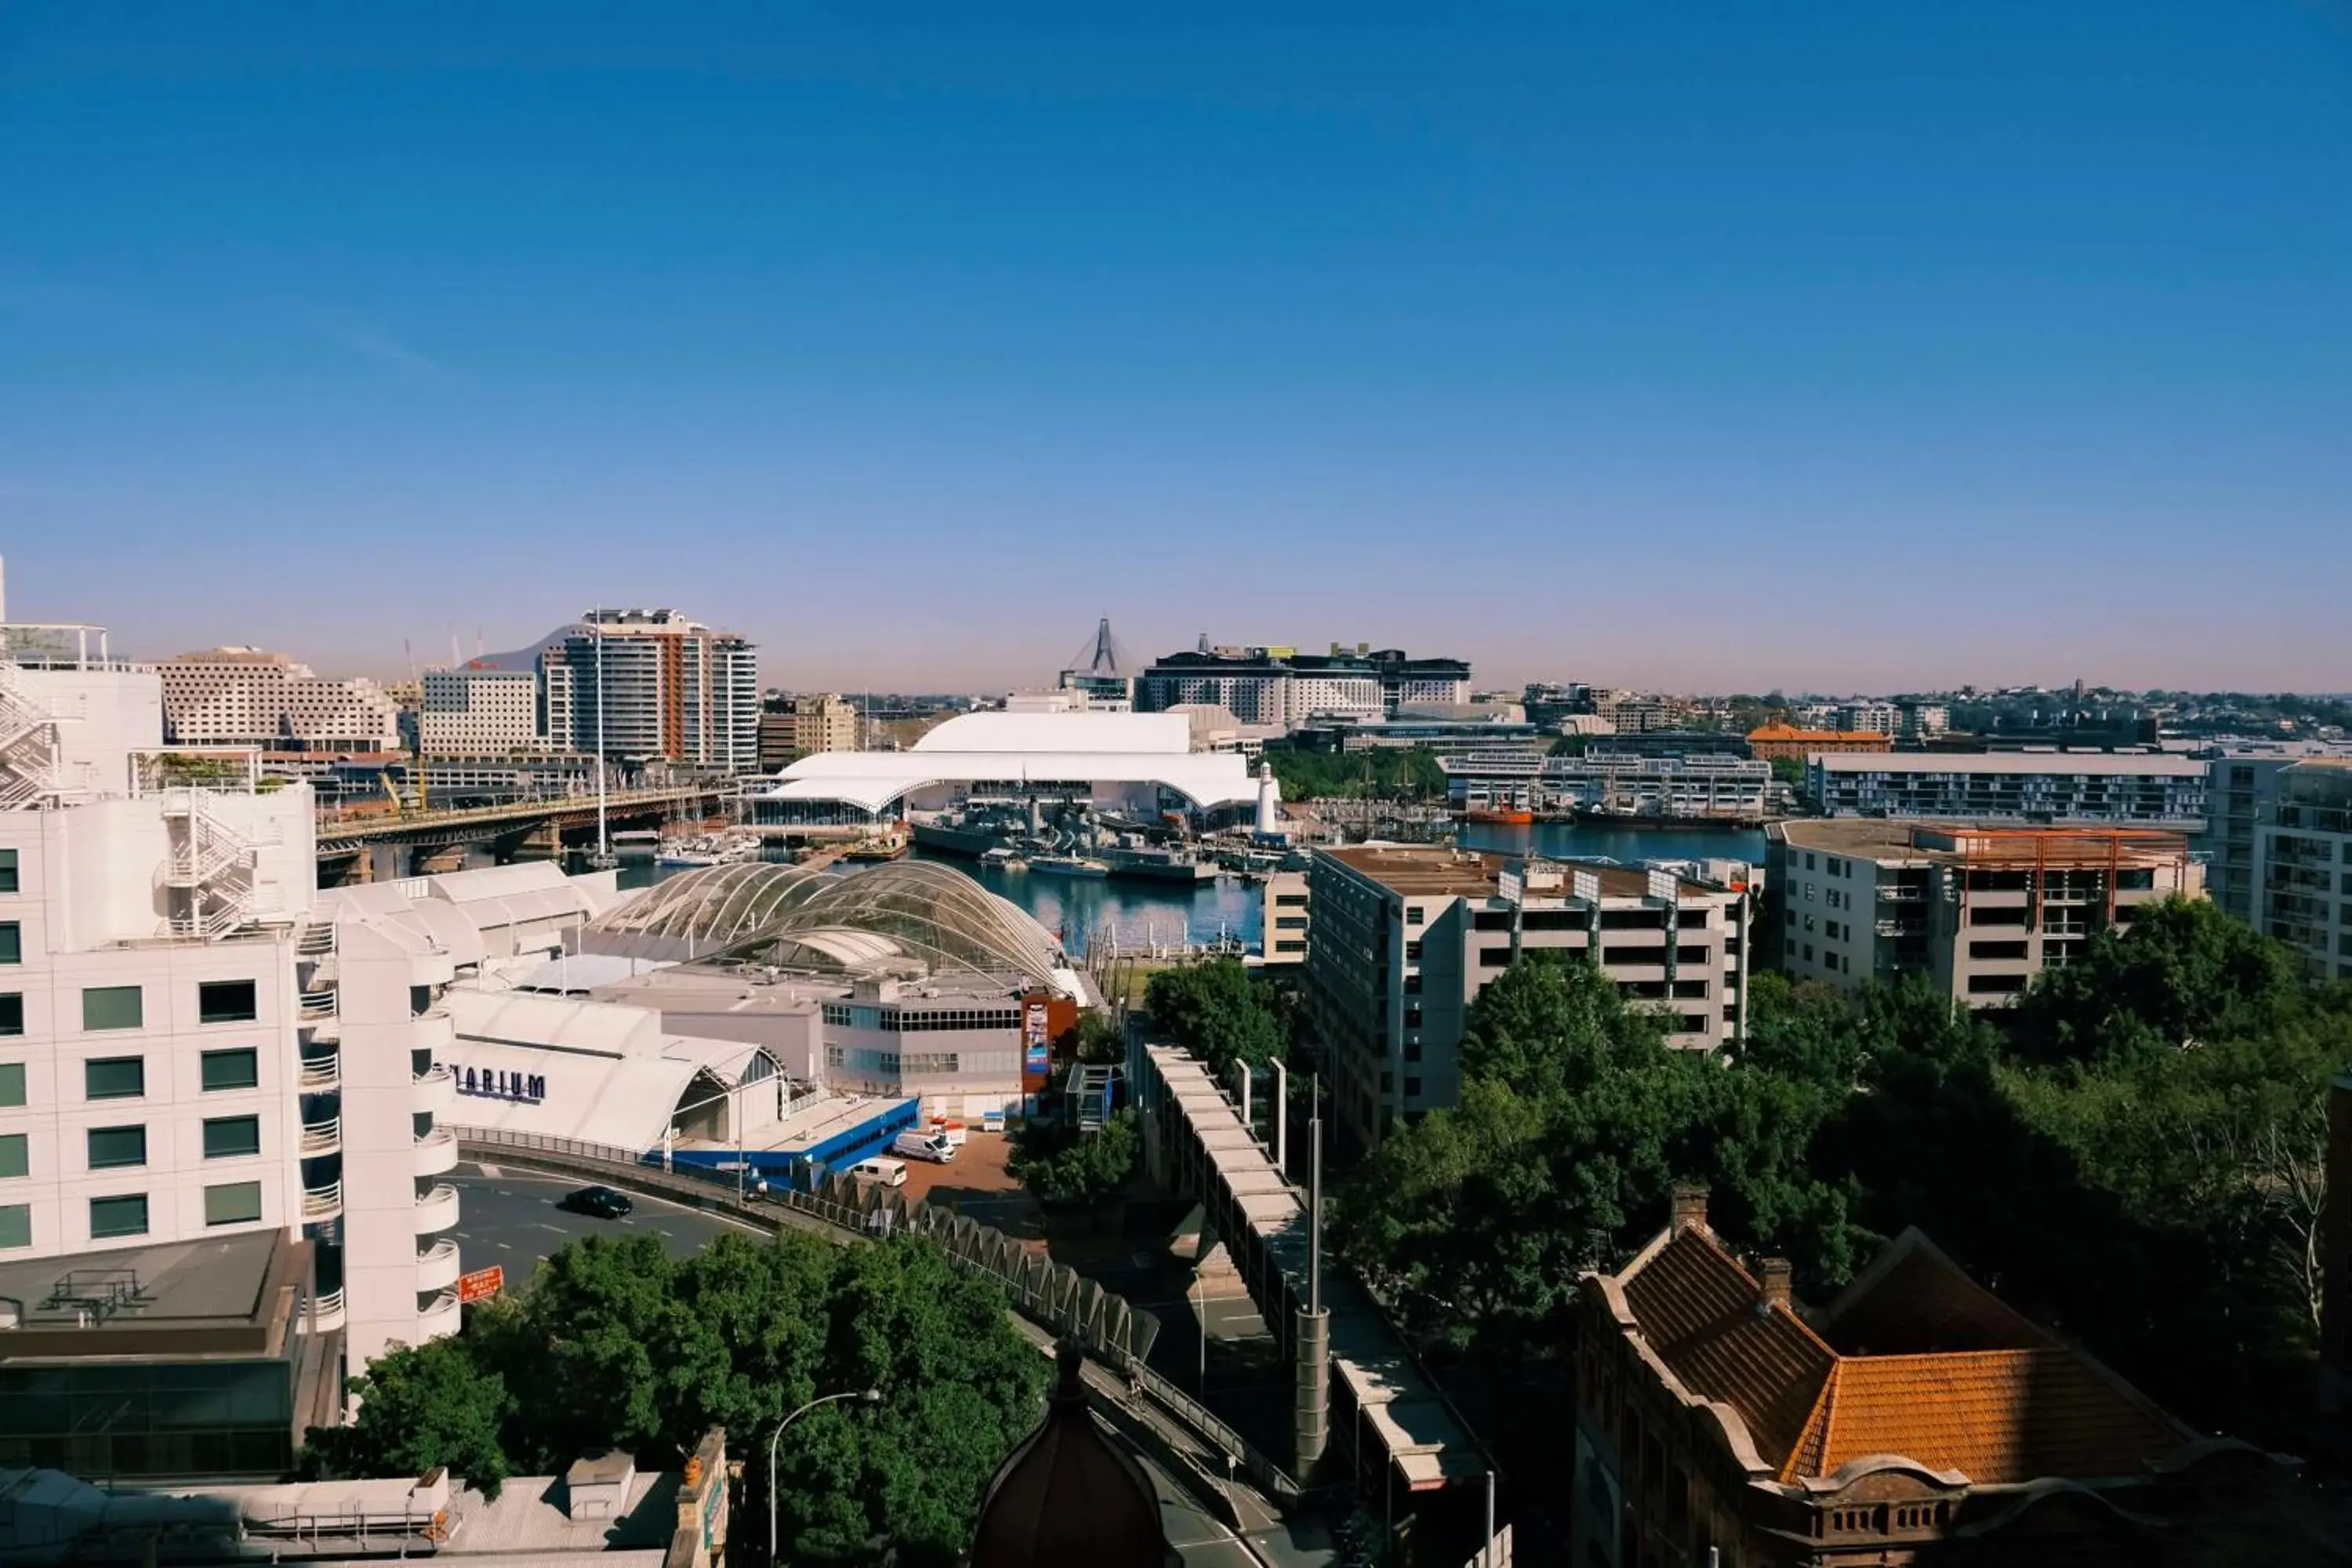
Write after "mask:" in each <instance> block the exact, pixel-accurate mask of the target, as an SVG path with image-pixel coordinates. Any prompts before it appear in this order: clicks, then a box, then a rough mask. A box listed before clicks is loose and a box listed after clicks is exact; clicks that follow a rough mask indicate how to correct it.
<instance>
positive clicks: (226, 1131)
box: [205, 1116, 261, 1160]
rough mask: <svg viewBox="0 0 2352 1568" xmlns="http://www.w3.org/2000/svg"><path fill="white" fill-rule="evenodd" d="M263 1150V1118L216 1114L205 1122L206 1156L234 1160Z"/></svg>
mask: <svg viewBox="0 0 2352 1568" xmlns="http://www.w3.org/2000/svg"><path fill="white" fill-rule="evenodd" d="M260 1152H261V1118H259V1117H258V1116H216V1117H214V1118H213V1119H211V1120H210V1121H206V1122H205V1159H207V1160H233V1159H235V1158H236V1156H238V1155H239V1154H258V1153H260Z"/></svg>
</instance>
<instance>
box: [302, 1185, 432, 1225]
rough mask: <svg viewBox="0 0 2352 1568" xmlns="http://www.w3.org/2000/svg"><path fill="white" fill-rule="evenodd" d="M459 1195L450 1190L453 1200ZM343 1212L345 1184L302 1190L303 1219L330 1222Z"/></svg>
mask: <svg viewBox="0 0 2352 1568" xmlns="http://www.w3.org/2000/svg"><path fill="white" fill-rule="evenodd" d="M449 1196H450V1197H451V1199H453V1200H454V1199H455V1198H456V1197H457V1189H456V1188H454V1187H453V1188H451V1189H449ZM449 1206H450V1207H451V1208H452V1209H454V1208H456V1207H457V1205H456V1203H455V1202H454V1201H453V1202H452V1203H451V1204H450V1205H449ZM342 1212H343V1184H342V1183H341V1182H340V1181H336V1182H329V1183H327V1184H325V1185H324V1186H318V1187H305V1188H303V1189H302V1217H303V1218H304V1219H305V1220H310V1221H319V1220H330V1219H333V1218H335V1217H336V1216H337V1215H341V1213H342Z"/></svg>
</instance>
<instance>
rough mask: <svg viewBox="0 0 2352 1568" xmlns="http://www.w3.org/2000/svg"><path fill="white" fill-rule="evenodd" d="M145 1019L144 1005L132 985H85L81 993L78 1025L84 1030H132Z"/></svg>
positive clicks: (134, 986)
mask: <svg viewBox="0 0 2352 1568" xmlns="http://www.w3.org/2000/svg"><path fill="white" fill-rule="evenodd" d="M145 1021H146V1006H145V1003H144V999H143V998H142V996H141V994H140V991H139V987H137V986H136V985H89V986H85V987H83V989H82V994H81V1026H82V1027H83V1028H85V1029H135V1028H137V1027H139V1026H140V1025H141V1024H142V1023H144V1022H145Z"/></svg>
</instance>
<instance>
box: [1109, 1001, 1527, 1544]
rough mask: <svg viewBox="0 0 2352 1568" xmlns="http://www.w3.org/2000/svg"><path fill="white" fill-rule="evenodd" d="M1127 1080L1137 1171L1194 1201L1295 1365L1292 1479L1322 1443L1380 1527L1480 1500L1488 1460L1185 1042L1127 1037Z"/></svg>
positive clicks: (1303, 1475) (1320, 1453)
mask: <svg viewBox="0 0 2352 1568" xmlns="http://www.w3.org/2000/svg"><path fill="white" fill-rule="evenodd" d="M1128 1081H1129V1084H1130V1085H1132V1086H1133V1089H1134V1094H1135V1103H1136V1105H1137V1107H1138V1109H1139V1112H1140V1114H1141V1119H1142V1131H1143V1157H1144V1169H1145V1171H1146V1172H1147V1173H1149V1174H1150V1176H1151V1177H1152V1178H1153V1179H1154V1180H1155V1181H1157V1182H1158V1183H1159V1184H1160V1185H1161V1186H1162V1187H1164V1188H1166V1189H1167V1190H1169V1191H1171V1192H1174V1193H1179V1194H1182V1195H1184V1196H1188V1197H1192V1198H1195V1199H1197V1200H1199V1202H1200V1204H1201V1206H1202V1214H1203V1216H1204V1224H1205V1226H1206V1227H1207V1228H1208V1229H1209V1230H1210V1231H1213V1232H1214V1234H1215V1236H1216V1238H1217V1239H1218V1240H1219V1241H1221V1242H1223V1245H1224V1247H1225V1251H1226V1253H1227V1255H1228V1256H1229V1257H1230V1258H1232V1260H1233V1265H1234V1269H1235V1271H1236V1272H1237V1273H1238V1274H1239V1276H1240V1278H1241V1279H1242V1282H1243V1284H1244V1287H1245V1288H1246V1289H1248V1291H1249V1294H1250V1300H1251V1301H1252V1302H1254V1303H1255V1305H1256V1307H1257V1310H1258V1312H1259V1315H1260V1316H1261V1317H1263V1318H1264V1319H1265V1321H1266V1324H1267V1325H1268V1327H1269V1328H1270V1329H1271V1330H1272V1331H1273V1333H1274V1337H1275V1340H1276V1343H1277V1345H1279V1347H1280V1349H1281V1352H1282V1354H1283V1357H1284V1359H1285V1360H1286V1361H1287V1362H1289V1363H1291V1364H1292V1365H1293V1366H1294V1367H1295V1368H1296V1369H1297V1387H1298V1399H1297V1449H1298V1453H1297V1464H1296V1466H1295V1467H1294V1468H1295V1472H1296V1473H1297V1476H1298V1478H1299V1479H1300V1480H1301V1481H1302V1482H1304V1483H1306V1484H1308V1485H1313V1484H1316V1482H1317V1481H1318V1480H1319V1479H1321V1475H1322V1474H1328V1458H1326V1454H1327V1450H1326V1443H1327V1440H1328V1441H1329V1442H1330V1443H1331V1445H1332V1446H1333V1447H1336V1449H1337V1450H1338V1453H1337V1454H1333V1455H1330V1456H1329V1458H1344V1462H1345V1463H1346V1465H1347V1466H1348V1467H1349V1472H1350V1473H1351V1474H1352V1476H1353V1479H1354V1481H1355V1484H1356V1489H1357V1490H1358V1492H1359V1494H1360V1495H1372V1494H1375V1493H1376V1494H1377V1495H1378V1496H1380V1498H1381V1506H1382V1507H1383V1508H1384V1510H1385V1512H1386V1515H1387V1519H1388V1521H1389V1523H1390V1524H1391V1528H1393V1526H1394V1525H1395V1523H1396V1521H1397V1515H1398V1513H1399V1511H1400V1509H1401V1508H1402V1510H1413V1511H1418V1510H1420V1508H1421V1506H1422V1505H1423V1504H1427V1505H1432V1511H1438V1512H1442V1513H1444V1515H1446V1516H1447V1520H1448V1523H1449V1524H1454V1525H1459V1524H1461V1523H1463V1522H1465V1521H1466V1516H1467V1515H1468V1514H1469V1513H1474V1512H1475V1511H1476V1510H1477V1508H1478V1506H1479V1505H1480V1503H1481V1501H1482V1500H1483V1494H1484V1492H1485V1488H1486V1475H1487V1471H1488V1468H1489V1467H1488V1462H1487V1459H1486V1456H1485V1455H1484V1453H1483V1452H1482V1451H1481V1450H1480V1448H1479V1447H1478V1443H1477V1439H1476V1438H1475V1436H1472V1434H1471V1432H1470V1429H1469V1427H1468V1426H1467V1425H1466V1424H1465V1423H1464V1421H1463V1420H1462V1418H1461V1416H1460V1415H1458V1414H1457V1413H1456V1412H1455V1411H1454V1407H1453V1405H1452V1404H1451V1402H1450V1401H1448V1400H1447V1399H1446V1397H1445V1395H1444V1394H1443V1393H1442V1392H1441V1391H1440V1390H1439V1389H1438V1388H1437V1386H1436V1384H1433V1382H1431V1381H1430V1378H1429V1376H1428V1374H1427V1373H1425V1372H1424V1371H1423V1369H1422V1367H1421V1365H1420V1363H1418V1362H1417V1361H1415V1360H1414V1358H1413V1356H1412V1352H1410V1351H1408V1350H1407V1349H1406V1347H1405V1345H1404V1342H1402V1340H1401V1339H1400V1338H1399V1337H1398V1336H1397V1333H1396V1331H1395V1330H1394V1329H1392V1328H1391V1327H1390V1325H1389V1322H1388V1320H1387V1318H1386V1317H1385V1316H1383V1315H1382V1314H1381V1310H1380V1308H1379V1306H1378V1305H1377V1304H1376V1303H1375V1302H1374V1301H1373V1300H1371V1299H1370V1297H1369V1296H1368V1295H1366V1294H1365V1293H1364V1291H1363V1290H1362V1289H1361V1288H1360V1287H1359V1286H1358V1285H1357V1284H1356V1283H1355V1282H1354V1281H1353V1280H1351V1279H1346V1278H1344V1277H1340V1276H1338V1275H1336V1274H1334V1273H1333V1272H1332V1271H1331V1270H1329V1269H1327V1268H1322V1267H1321V1265H1320V1262H1319V1260H1318V1258H1315V1257H1314V1248H1315V1246H1316V1242H1317V1238H1316V1237H1314V1236H1313V1235H1312V1232H1313V1229H1314V1226H1312V1225H1311V1224H1310V1216H1309V1213H1308V1199H1307V1194H1306V1193H1305V1192H1303V1191H1301V1190H1300V1189H1299V1188H1298V1187H1297V1186H1296V1185H1294V1184H1292V1182H1291V1180H1290V1178H1289V1176H1288V1175H1287V1174H1286V1172H1285V1171H1284V1170H1283V1169H1282V1168H1281V1166H1280V1165H1278V1164H1277V1163H1276V1161H1275V1159H1274V1158H1272V1157H1271V1156H1270V1155H1269V1154H1268V1152H1267V1151H1266V1149H1265V1145H1264V1144H1263V1143H1261V1142H1259V1140H1258V1136H1257V1134H1256V1132H1255V1131H1254V1130H1253V1129H1252V1128H1251V1126H1250V1125H1249V1123H1248V1122H1247V1121H1244V1118H1243V1115H1242V1112H1241V1111H1240V1110H1238V1109H1236V1107H1235V1106H1234V1103H1233V1101H1232V1100H1229V1099H1227V1098H1226V1096H1225V1094H1224V1092H1223V1090H1222V1089H1219V1088H1218V1087H1217V1085H1216V1084H1215V1083H1214V1082H1213V1081H1212V1080H1211V1079H1210V1077H1209V1069H1208V1068H1207V1066H1206V1065H1205V1064H1204V1063H1202V1061H1200V1060H1199V1059H1198V1058H1195V1057H1193V1056H1192V1054H1191V1053H1190V1052H1187V1051H1184V1050H1181V1049H1180V1048H1178V1047H1175V1046H1168V1045H1150V1044H1147V1043H1144V1042H1143V1041H1142V1040H1140V1039H1135V1040H1133V1041H1131V1043H1130V1045H1129V1051H1128ZM1280 1115H1281V1110H1280V1108H1277V1109H1276V1117H1277V1119H1278V1118H1279V1117H1280ZM1286 1142H1287V1140H1286ZM1283 1152H1284V1153H1285V1154H1289V1153H1291V1152H1292V1151H1290V1150H1289V1149H1287V1148H1286V1149H1285V1150H1284V1151H1283ZM1206 1245H1207V1241H1206V1237H1203V1246H1204V1247H1205V1246H1206ZM1318 1309H1319V1312H1318ZM1318 1316H1319V1319H1320V1321H1318ZM1318 1462H1321V1463H1322V1464H1323V1465H1324V1467H1325V1468H1324V1469H1323V1471H1322V1472H1321V1474H1318V1473H1317V1472H1318ZM1456 1515H1461V1516H1464V1517H1463V1518H1455V1517H1454V1516H1456Z"/></svg>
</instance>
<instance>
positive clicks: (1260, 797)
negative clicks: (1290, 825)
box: [1257, 763, 1282, 838]
mask: <svg viewBox="0 0 2352 1568" xmlns="http://www.w3.org/2000/svg"><path fill="white" fill-rule="evenodd" d="M1257 831H1258V836H1259V837H1262V838H1276V837H1281V834H1282V786H1281V785H1280V784H1276V783H1275V782H1274V764H1273V763H1258V765H1257Z"/></svg>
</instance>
